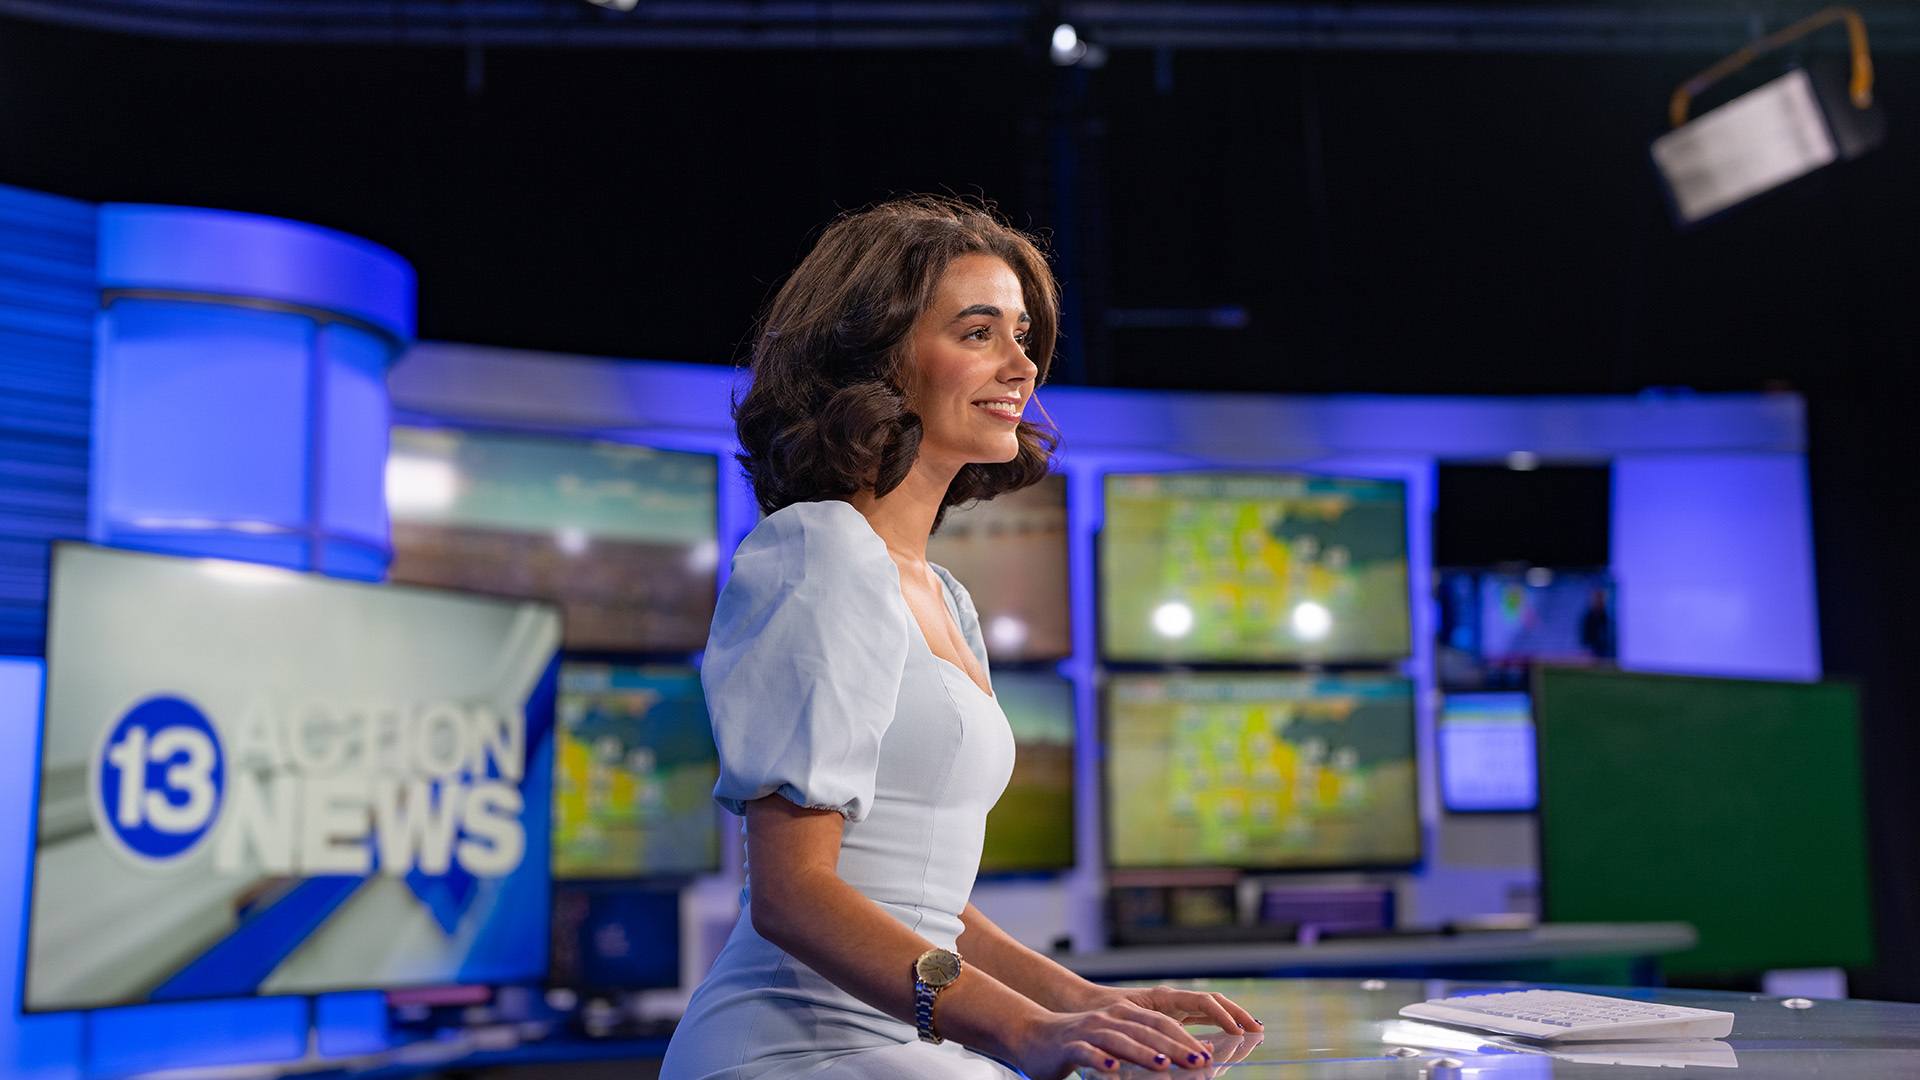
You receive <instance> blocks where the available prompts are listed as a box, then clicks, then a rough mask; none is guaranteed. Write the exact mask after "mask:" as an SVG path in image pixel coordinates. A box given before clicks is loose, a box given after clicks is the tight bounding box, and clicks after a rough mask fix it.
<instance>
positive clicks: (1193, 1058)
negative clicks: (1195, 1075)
mask: <svg viewBox="0 0 1920 1080" xmlns="http://www.w3.org/2000/svg"><path fill="white" fill-rule="evenodd" d="M1187 1064H1189V1065H1198V1064H1200V1055H1199V1054H1188V1055H1187Z"/></svg>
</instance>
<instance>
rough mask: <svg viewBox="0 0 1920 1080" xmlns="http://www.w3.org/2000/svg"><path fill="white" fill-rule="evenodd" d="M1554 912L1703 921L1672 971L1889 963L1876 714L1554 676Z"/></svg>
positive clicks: (1568, 916) (1546, 737)
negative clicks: (1875, 918)
mask: <svg viewBox="0 0 1920 1080" xmlns="http://www.w3.org/2000/svg"><path fill="white" fill-rule="evenodd" d="M1536 685H1537V690H1536V692H1535V699H1534V710H1535V715H1536V717H1537V718H1538V723H1539V728H1540V848H1541V868H1540V869H1541V890H1542V894H1541V900H1542V907H1543V914H1544V915H1545V917H1546V918H1547V919H1549V920H1551V921H1554V922H1637V921H1658V920H1680V921H1685V922H1689V923H1692V924H1693V925H1694V927H1695V928H1696V929H1697V930H1698V931H1699V933H1700V944H1699V945H1698V946H1697V947H1695V948H1693V949H1690V950H1688V951H1686V952H1683V953H1679V954H1677V955H1674V956H1670V957H1667V958H1665V959H1664V960H1663V961H1662V965H1663V967H1664V968H1665V970H1666V973H1667V974H1668V975H1669V976H1670V977H1677V978H1690V977H1692V978H1722V977H1734V978H1737V977H1741V976H1750V975H1751V974H1753V973H1755V972H1759V971H1764V970H1768V969H1773V968H1800V967H1849V966H1860V965H1865V964H1868V963H1871V962H1872V960H1873V934H1872V921H1871V910H1870V902H1869V895H1868V884H1867V855H1866V811H1865V806H1864V802H1863V795H1862V789H1861V771H1860V768H1861V766H1860V704H1859V698H1858V695H1857V693H1856V692H1855V691H1854V689H1853V688H1852V687H1851V686H1846V685H1843V684H1837V683H1789V682H1757V681H1751V680H1743V679H1702V678H1686V677H1680V676H1671V675H1639V674H1627V673H1623V672H1614V671H1582V670H1571V669H1561V668H1546V669H1543V670H1542V671H1541V672H1540V674H1539V677H1538V681H1537V684H1536Z"/></svg>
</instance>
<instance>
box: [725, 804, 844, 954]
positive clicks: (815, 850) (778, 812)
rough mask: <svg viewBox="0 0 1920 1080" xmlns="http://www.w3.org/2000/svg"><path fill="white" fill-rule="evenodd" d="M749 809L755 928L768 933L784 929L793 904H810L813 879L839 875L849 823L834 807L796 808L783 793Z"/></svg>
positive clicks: (748, 842) (748, 854)
mask: <svg viewBox="0 0 1920 1080" xmlns="http://www.w3.org/2000/svg"><path fill="white" fill-rule="evenodd" d="M745 809H746V819H747V866H748V873H749V875H750V878H751V880H752V882H753V888H752V890H751V893H750V896H751V899H750V900H749V903H750V905H751V907H752V915H753V928H754V929H755V930H757V931H759V932H760V934H761V936H762V937H767V936H768V931H769V930H772V931H773V932H774V933H778V932H779V928H780V926H781V925H782V923H783V919H782V916H783V913H784V912H786V911H787V910H788V905H790V904H792V903H793V902H794V901H796V900H798V901H800V902H801V906H802V907H805V906H807V905H806V904H805V897H806V893H807V886H808V884H809V883H810V882H811V881H814V880H816V879H817V877H818V875H820V874H826V875H828V876H831V877H837V876H838V875H839V869H840V837H841V834H842V832H843V830H844V829H845V828H846V821H845V819H843V818H842V817H841V816H840V815H839V814H838V813H835V812H834V811H832V810H819V809H811V808H808V807H804V806H795V805H794V804H793V803H792V802H790V801H788V800H787V799H784V798H781V797H780V796H778V795H769V796H766V797H765V798H761V799H755V800H753V801H752V802H749V803H747V804H746V806H745ZM769 940H772V939H771V938H769ZM775 943H776V944H778V942H775Z"/></svg>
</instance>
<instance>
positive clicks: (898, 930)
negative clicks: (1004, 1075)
mask: <svg viewBox="0 0 1920 1080" xmlns="http://www.w3.org/2000/svg"><path fill="white" fill-rule="evenodd" d="M767 895H768V894H763V893H758V892H756V894H755V895H754V897H753V900H752V904H753V925H754V929H756V930H758V931H759V932H760V933H761V935H762V936H763V937H765V938H766V939H767V940H769V941H771V942H773V943H774V944H775V945H777V946H779V947H780V948H781V949H784V950H785V951H786V952H788V953H789V954H791V955H792V956H793V957H794V958H795V959H796V960H799V961H800V962H801V963H803V964H805V965H807V966H808V967H810V968H812V969H813V970H815V971H817V972H819V973H820V974H821V975H823V976H825V977H826V978H827V979H829V980H831V981H832V982H833V983H834V984H835V985H836V986H839V987H840V988H841V989H843V990H845V991H847V992H848V993H849V994H852V995H853V996H854V997H856V998H859V999H860V1000H861V1001H864V1002H866V1003H867V1004H869V1005H871V1006H873V1007H874V1008H876V1009H879V1010H880V1011H881V1012H884V1013H886V1014H887V1015H889V1016H892V1017H895V1018H897V1019H899V1020H902V1021H905V1022H906V1023H909V1024H911V1023H913V1022H914V1000H913V974H912V972H913V962H914V960H915V959H916V958H917V957H919V955H920V954H921V953H923V952H925V951H926V950H928V949H930V948H932V947H933V943H932V942H929V941H927V940H926V939H925V938H922V937H920V936H919V935H918V934H915V933H914V932H912V931H911V930H908V929H907V928H906V926H905V925H903V924H902V923H901V922H900V921H899V920H898V919H895V918H894V917H893V916H891V915H889V914H887V913H886V912H885V911H883V910H882V909H881V908H880V907H879V905H877V904H875V903H874V902H873V901H872V900H870V899H868V898H867V897H866V896H864V895H863V894H861V893H860V891H859V890H857V889H855V888H853V887H852V886H851V885H848V884H847V883H846V882H844V881H842V880H841V879H840V878H839V877H838V876H836V875H834V874H832V873H830V872H826V871H813V872H809V873H806V874H804V875H801V876H800V877H799V878H798V879H797V880H787V881H782V882H781V889H780V892H779V895H780V897H781V899H780V900H779V901H778V902H777V903H776V902H773V901H772V900H771V897H770V896H768V899H767V900H766V901H764V902H763V899H762V897H763V896H767ZM959 951H960V954H961V956H962V958H963V961H964V964H965V966H964V968H963V970H962V972H961V975H960V978H959V979H957V980H956V981H955V982H954V983H953V984H952V985H951V986H949V987H948V988H947V989H946V990H944V991H942V992H941V994H940V997H939V999H938V1001H937V1002H936V1004H935V1007H934V1029H935V1030H936V1031H937V1032H938V1033H939V1034H940V1036H941V1037H942V1038H946V1039H952V1040H953V1041H955V1042H958V1043H960V1044H962V1045H964V1046H969V1047H972V1048H974V1049H976V1050H982V1051H985V1052H987V1053H990V1054H994V1055H996V1056H999V1057H1003V1058H1010V1057H1012V1056H1013V1055H1014V1052H1015V1045H1016V1043H1017V1041H1018V1039H1019V1037H1020V1034H1021V1033H1022V1032H1024V1031H1025V1030H1026V1028H1027V1026H1028V1025H1029V1024H1031V1023H1033V1022H1035V1021H1037V1020H1039V1019H1040V1018H1041V1017H1043V1016H1044V1015H1045V1013H1046V1010H1045V1009H1043V1008H1042V1007H1041V1006H1040V1005H1038V1004H1036V1003H1035V1002H1034V1001H1033V1000H1030V999H1029V998H1028V997H1026V996H1024V995H1022V994H1021V993H1018V992H1016V991H1015V990H1013V989H1011V988H1009V987H1008V986H1007V985H1005V983H1004V982H1003V981H1001V980H1000V979H999V978H996V977H995V974H994V972H993V971H992V970H991V969H987V968H983V967H981V966H980V965H979V964H977V963H976V962H975V959H974V957H973V956H972V955H971V954H970V953H969V952H968V949H967V946H966V945H964V944H963V945H962V946H961V947H960V950H959Z"/></svg>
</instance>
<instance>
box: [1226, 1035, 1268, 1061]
mask: <svg viewBox="0 0 1920 1080" xmlns="http://www.w3.org/2000/svg"><path fill="white" fill-rule="evenodd" d="M1266 1038H1267V1036H1266V1035H1265V1034H1264V1033H1262V1032H1258V1031H1256V1032H1253V1033H1251V1034H1248V1035H1242V1036H1240V1038H1239V1039H1237V1040H1235V1042H1234V1044H1233V1046H1232V1047H1230V1048H1229V1049H1228V1050H1227V1051H1226V1052H1225V1053H1221V1052H1218V1051H1216V1052H1215V1053H1214V1055H1213V1056H1214V1057H1216V1058H1218V1059H1220V1060H1222V1061H1229V1062H1231V1061H1245V1060H1246V1059H1247V1057H1248V1055H1250V1054H1252V1053H1253V1048H1254V1047H1256V1046H1259V1045H1260V1044H1261V1043H1262V1042H1264V1041H1266Z"/></svg>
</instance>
